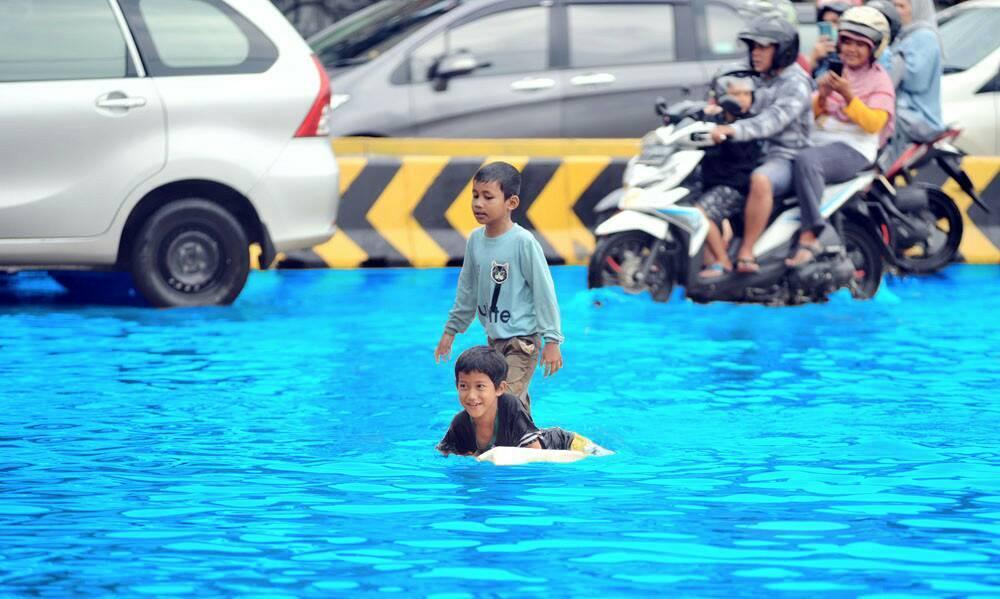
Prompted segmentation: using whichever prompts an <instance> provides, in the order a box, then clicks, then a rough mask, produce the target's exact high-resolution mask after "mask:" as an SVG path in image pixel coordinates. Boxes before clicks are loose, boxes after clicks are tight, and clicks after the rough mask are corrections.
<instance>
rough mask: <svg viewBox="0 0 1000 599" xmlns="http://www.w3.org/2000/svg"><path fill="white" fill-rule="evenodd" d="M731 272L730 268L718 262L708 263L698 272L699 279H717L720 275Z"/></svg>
mask: <svg viewBox="0 0 1000 599" xmlns="http://www.w3.org/2000/svg"><path fill="white" fill-rule="evenodd" d="M731 272H733V269H732V268H726V267H725V266H723V265H722V264H721V263H720V262H716V263H715V264H709V265H708V266H706V267H705V268H704V269H702V271H701V272H700V273H698V278H699V279H718V278H719V277H721V276H722V275H726V274H729V273H731Z"/></svg>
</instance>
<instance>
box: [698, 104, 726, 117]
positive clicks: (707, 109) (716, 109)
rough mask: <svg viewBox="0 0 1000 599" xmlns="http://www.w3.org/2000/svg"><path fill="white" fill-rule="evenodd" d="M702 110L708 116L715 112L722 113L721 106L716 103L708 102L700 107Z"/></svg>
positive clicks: (713, 114) (715, 113)
mask: <svg viewBox="0 0 1000 599" xmlns="http://www.w3.org/2000/svg"><path fill="white" fill-rule="evenodd" d="M702 112H704V113H705V114H707V115H708V116H715V115H717V114H722V107H721V106H719V105H718V104H709V105H708V106H706V107H705V108H703V109H702Z"/></svg>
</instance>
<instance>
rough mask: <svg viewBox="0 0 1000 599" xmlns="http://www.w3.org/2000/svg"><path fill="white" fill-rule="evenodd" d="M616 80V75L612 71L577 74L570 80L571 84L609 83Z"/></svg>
mask: <svg viewBox="0 0 1000 599" xmlns="http://www.w3.org/2000/svg"><path fill="white" fill-rule="evenodd" d="M615 81H616V79H615V76H614V75H612V74H611V73H587V74H586V75H577V76H576V77H573V78H572V79H570V80H569V82H570V83H571V84H573V85H577V86H583V85H607V84H609V83H614V82H615Z"/></svg>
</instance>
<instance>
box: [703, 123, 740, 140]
mask: <svg viewBox="0 0 1000 599" xmlns="http://www.w3.org/2000/svg"><path fill="white" fill-rule="evenodd" d="M709 135H711V137H712V141H713V142H715V143H717V144H721V143H722V142H724V141H726V139H727V138H730V137H732V136H734V135H736V129H733V128H732V127H730V126H729V125H720V126H718V127H716V128H715V129H712V132H711V133H709Z"/></svg>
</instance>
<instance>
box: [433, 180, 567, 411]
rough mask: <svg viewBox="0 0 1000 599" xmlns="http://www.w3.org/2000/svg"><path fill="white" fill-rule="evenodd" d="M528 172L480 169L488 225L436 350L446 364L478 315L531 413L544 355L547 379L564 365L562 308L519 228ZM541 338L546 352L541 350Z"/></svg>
mask: <svg viewBox="0 0 1000 599" xmlns="http://www.w3.org/2000/svg"><path fill="white" fill-rule="evenodd" d="M520 191H521V173H519V172H518V171H517V169H516V168H514V167H513V166H511V165H510V164H507V163H506V162H492V163H490V164H487V165H486V166H484V167H482V168H481V169H479V172H477V173H476V176H475V177H474V178H473V181H472V214H473V216H475V218H476V222H478V223H480V224H482V225H483V227H481V228H479V229H476V230H475V231H473V232H472V234H471V235H470V236H469V240H468V243H467V244H466V247H465V258H464V260H463V262H462V272H461V274H460V275H459V277H458V290H457V292H456V294H455V304H454V306H452V309H451V312H450V313H449V315H448V322H447V323H446V324H445V327H444V334H442V335H441V340H440V341H439V342H438V345H437V349H436V350H435V351H434V358H435V360H436V361H437V362H441V361H442V360H445V361H447V360H448V358H449V357H450V356H451V345H452V343H453V342H454V341H455V335H456V334H458V333H464V332H465V330H466V329H468V328H469V324H471V323H472V318H473V316H476V315H477V314H478V316H479V322H481V323H482V325H483V328H484V329H486V335H487V337H488V339H489V344H490V346H492V347H493V348H495V349H497V350H499V351H500V353H501V354H503V356H504V358H505V359H506V361H507V369H508V372H507V386H508V389H509V391H510V393H512V394H513V395H515V396H517V398H518V399H519V400H521V403H522V404H523V405H524V407H525V409H526V410H528V412H529V413H530V411H531V400H530V398H529V396H528V384H529V383H530V382H531V377H532V375H533V374H534V373H535V368H536V366H537V364H538V362H539V350H541V352H540V353H541V363H542V365H543V366H544V368H545V376H550V375H552V374H555V373H556V371H558V370H559V369H560V368H562V365H563V359H562V352H561V351H560V349H559V344H560V343H562V341H563V336H562V333H561V332H560V327H559V302H558V301H557V300H556V290H555V285H554V284H553V283H552V275H551V273H550V272H549V266H548V263H547V262H546V261H545V254H544V253H543V252H542V246H541V245H540V244H539V243H538V240H536V239H535V238H534V236H533V235H532V234H531V233H530V232H528V231H527V230H526V229H524V228H523V227H521V226H520V225H517V224H515V223H514V221H513V220H512V218H511V214H512V213H513V212H514V210H516V209H517V207H518V205H520V203H521V199H520V198H519V197H518V194H519V193H520ZM542 339H544V340H545V347H544V349H543V348H542Z"/></svg>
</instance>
